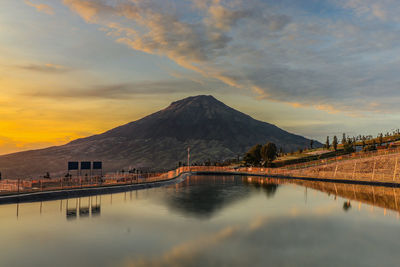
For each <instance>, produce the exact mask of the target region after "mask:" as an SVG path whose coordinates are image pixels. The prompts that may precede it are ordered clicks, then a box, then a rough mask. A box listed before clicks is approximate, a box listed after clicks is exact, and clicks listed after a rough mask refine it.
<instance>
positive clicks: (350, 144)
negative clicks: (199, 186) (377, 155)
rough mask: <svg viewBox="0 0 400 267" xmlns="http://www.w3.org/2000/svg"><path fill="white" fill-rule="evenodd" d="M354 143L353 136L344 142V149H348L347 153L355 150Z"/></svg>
mask: <svg viewBox="0 0 400 267" xmlns="http://www.w3.org/2000/svg"><path fill="white" fill-rule="evenodd" d="M353 144H354V143H353V140H352V139H351V138H348V139H347V142H346V143H344V144H343V149H344V151H346V152H347V153H352V152H354V147H353Z"/></svg>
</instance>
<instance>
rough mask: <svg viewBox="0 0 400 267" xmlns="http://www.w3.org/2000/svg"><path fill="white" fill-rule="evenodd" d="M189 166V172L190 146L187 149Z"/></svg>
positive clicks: (188, 163)
mask: <svg viewBox="0 0 400 267" xmlns="http://www.w3.org/2000/svg"><path fill="white" fill-rule="evenodd" d="M187 153H188V154H187V165H188V167H189V170H190V146H189V147H188V149H187Z"/></svg>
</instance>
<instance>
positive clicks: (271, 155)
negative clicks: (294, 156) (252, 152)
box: [261, 143, 278, 163]
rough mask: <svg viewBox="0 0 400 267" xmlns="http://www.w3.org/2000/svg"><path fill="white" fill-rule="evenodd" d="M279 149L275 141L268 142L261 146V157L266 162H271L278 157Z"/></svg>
mask: <svg viewBox="0 0 400 267" xmlns="http://www.w3.org/2000/svg"><path fill="white" fill-rule="evenodd" d="M277 151H278V150H277V148H276V145H275V144H274V143H267V144H265V145H264V146H263V147H262V148H261V157H262V159H263V160H264V162H265V163H271V162H272V161H273V160H274V159H275V158H276V156H277Z"/></svg>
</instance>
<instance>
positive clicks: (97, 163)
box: [93, 161, 103, 170]
mask: <svg viewBox="0 0 400 267" xmlns="http://www.w3.org/2000/svg"><path fill="white" fill-rule="evenodd" d="M101 169H103V163H102V162H101V161H93V170H101Z"/></svg>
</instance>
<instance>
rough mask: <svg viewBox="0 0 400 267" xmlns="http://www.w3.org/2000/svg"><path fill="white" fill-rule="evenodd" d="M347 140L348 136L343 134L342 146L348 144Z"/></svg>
mask: <svg viewBox="0 0 400 267" xmlns="http://www.w3.org/2000/svg"><path fill="white" fill-rule="evenodd" d="M346 142H347V139H346V134H345V133H343V137H342V145H344V144H346Z"/></svg>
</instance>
